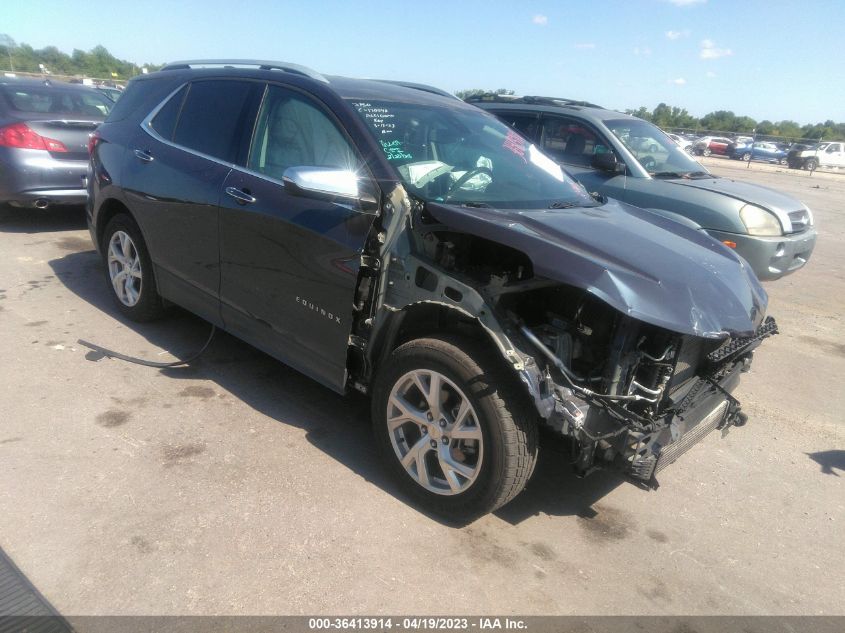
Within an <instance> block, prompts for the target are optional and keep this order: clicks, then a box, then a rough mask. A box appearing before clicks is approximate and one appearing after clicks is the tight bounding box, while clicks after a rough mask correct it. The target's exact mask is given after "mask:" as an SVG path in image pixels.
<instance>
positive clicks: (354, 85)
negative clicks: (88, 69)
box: [136, 59, 471, 109]
mask: <svg viewBox="0 0 845 633" xmlns="http://www.w3.org/2000/svg"><path fill="white" fill-rule="evenodd" d="M177 72H178V73H180V74H184V75H185V78H186V79H188V78H194V77H202V76H204V75H215V76H232V77H249V78H254V79H265V80H273V79H278V78H279V73H282V74H285V75H288V77H287V79H294V78H295V79H294V81H296V82H297V83H300V82H302V83H306V84H309V83H310V84H312V86H313V87H314V88H315V89H321V90H326V89H329V90H331V91H333V92H334V93H335V94H336V95H337V96H339V97H340V98H342V99H361V100H384V101H400V102H408V103H416V104H423V105H448V106H450V107H453V108H454V107H458V108H467V109H470V108H471V106H469V105H468V104H466V103H464V102H463V101H461V100H460V99H458V98H457V97H455V96H454V95H452V94H450V93H448V92H446V91H445V90H441V89H440V88H436V87H434V86H429V85H426V84H418V83H412V82H406V81H398V80H384V79H382V80H379V79H354V78H351V77H342V76H335V75H323V74H321V73H319V72H317V71H315V70H312V69H311V68H308V67H306V66H302V65H300V64H292V63H288V62H279V61H264V60H250V59H229V60H221V59H205V60H202V59H201V60H188V61H180V62H171V63H169V64H165V65H164V66H163V67H162V69H161V70H159V71H157V72H155V73H150V74H149V75H142V76H140V77H137V78H136V79H137V80H144V79H155V78H156V76H158V77H161V76H162V74H164V73H167V74H170V73H177Z"/></svg>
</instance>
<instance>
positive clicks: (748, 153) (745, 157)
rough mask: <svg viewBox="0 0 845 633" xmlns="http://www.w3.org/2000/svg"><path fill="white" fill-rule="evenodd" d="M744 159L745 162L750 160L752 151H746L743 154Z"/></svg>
mask: <svg viewBox="0 0 845 633" xmlns="http://www.w3.org/2000/svg"><path fill="white" fill-rule="evenodd" d="M742 160H744V161H745V162H748V161H750V160H751V152H745V153H744V154H743V155H742Z"/></svg>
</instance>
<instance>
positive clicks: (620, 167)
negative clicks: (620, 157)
mask: <svg viewBox="0 0 845 633" xmlns="http://www.w3.org/2000/svg"><path fill="white" fill-rule="evenodd" d="M590 165H591V166H592V167H593V169H598V170H599V171H605V172H610V173H615V174H623V173H625V163H620V162H619V161H617V160H616V156H614V155H613V152H604V153H602V154H593V159H592V160H591V161H590Z"/></svg>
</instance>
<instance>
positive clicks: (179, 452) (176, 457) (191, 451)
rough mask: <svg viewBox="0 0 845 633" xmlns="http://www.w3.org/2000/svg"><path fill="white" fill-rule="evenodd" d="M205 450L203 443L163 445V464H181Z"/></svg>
mask: <svg viewBox="0 0 845 633" xmlns="http://www.w3.org/2000/svg"><path fill="white" fill-rule="evenodd" d="M204 452H205V444H201V443H195V444H178V445H175V446H174V445H170V446H165V447H164V448H163V449H162V454H163V455H164V465H165V466H173V465H175V464H182V463H185V462H187V461H189V460H190V459H191V458H192V457H194V456H195V455H199V454H201V453H204Z"/></svg>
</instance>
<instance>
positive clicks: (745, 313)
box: [428, 200, 768, 338]
mask: <svg viewBox="0 0 845 633" xmlns="http://www.w3.org/2000/svg"><path fill="white" fill-rule="evenodd" d="M428 210H429V212H430V213H431V214H432V215H433V216H434V217H435V218H436V219H437V220H438V221H440V222H441V223H443V224H445V225H447V226H449V227H451V228H453V229H455V230H459V231H462V232H465V233H470V234H473V235H478V236H479V237H483V238H485V239H489V240H492V241H494V242H498V243H500V244H505V245H507V246H510V247H513V248H516V249H518V250H520V251H522V252H523V253H525V254H526V255H527V256H528V257H529V258H530V259H531V261H532V263H533V266H534V273H535V274H536V275H538V276H541V277H546V278H548V279H553V280H555V281H559V282H561V283H565V284H568V285H571V286H575V287H578V288H583V289H584V290H586V291H588V292H590V293H592V294H594V295H595V296H597V297H598V298H600V299H602V300H603V301H605V302H606V303H608V304H610V305H611V306H612V307H614V308H616V309H617V310H619V311H620V312H622V313H624V314H627V315H629V316H631V317H633V318H635V319H639V320H641V321H645V322H647V323H651V324H653V325H657V326H659V327H663V328H666V329H668V330H672V331H674V332H679V333H681V334H692V335H695V336H702V337H707V338H717V337H722V336H724V335H725V333H730V334H732V335H742V336H748V335H751V334H753V333H754V332H755V330H756V329H757V326H758V325H759V324H760V322H761V321H762V319H763V317H764V316H765V313H766V305H767V302H768V298H767V296H766V292H765V291H764V290H763V288H762V287H761V286H760V283H759V282H758V281H757V278H756V277H755V275H754V273H753V272H752V271H751V268H750V267H749V266H748V264H746V263H744V262H743V260H741V259H740V258H739V257H737V256H736V255H735V254H734V253H733V252H732V251H730V250H729V249H728V248H727V247H725V246H723V245H722V244H720V243H719V242H717V241H716V240H714V239H712V238H710V237H709V236H707V235H706V234H704V233H702V232H700V231H696V230H694V229H691V228H688V227H686V226H684V225H681V224H679V223H677V222H673V221H672V220H668V219H665V218H662V217H660V216H658V215H656V214H654V213H651V212H649V211H645V210H643V209H639V208H637V207H632V206H630V205H627V204H623V203H621V202H618V201H615V200H610V201H608V202H607V203H606V204H604V205H602V206H599V207H590V208H575V209H541V210H524V211H521V210H511V209H491V208H468V207H458V206H451V205H442V204H437V203H428Z"/></svg>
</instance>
